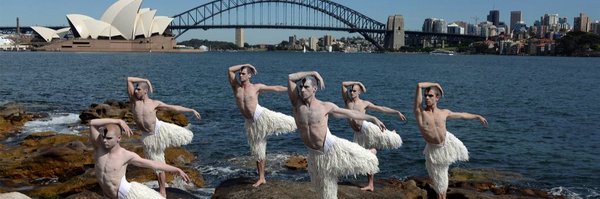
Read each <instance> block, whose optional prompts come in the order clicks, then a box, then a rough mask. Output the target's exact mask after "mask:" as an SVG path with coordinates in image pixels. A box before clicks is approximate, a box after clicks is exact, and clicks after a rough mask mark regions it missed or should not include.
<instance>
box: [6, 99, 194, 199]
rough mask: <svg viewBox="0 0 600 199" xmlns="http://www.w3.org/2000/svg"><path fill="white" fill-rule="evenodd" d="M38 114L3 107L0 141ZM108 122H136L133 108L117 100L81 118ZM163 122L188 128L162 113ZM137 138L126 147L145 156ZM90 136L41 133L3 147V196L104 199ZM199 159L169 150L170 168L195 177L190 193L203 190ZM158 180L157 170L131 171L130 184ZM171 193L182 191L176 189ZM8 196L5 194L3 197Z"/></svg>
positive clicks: (12, 106) (178, 116) (13, 106)
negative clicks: (96, 176) (119, 120)
mask: <svg viewBox="0 0 600 199" xmlns="http://www.w3.org/2000/svg"><path fill="white" fill-rule="evenodd" d="M36 115H37V114H31V113H25V111H24V108H23V106H22V105H19V104H14V103H11V104H6V105H4V106H2V107H0V141H3V140H6V139H7V138H8V137H11V136H15V135H16V134H18V133H20V130H21V128H22V127H23V125H24V124H25V122H27V121H31V120H32V119H34V118H36ZM46 117H47V114H46ZM104 117H111V118H119V119H124V120H126V121H131V113H129V111H128V107H127V106H126V105H125V104H124V103H122V102H116V101H112V100H111V101H107V102H105V103H102V104H95V105H92V106H91V107H90V109H88V110H86V111H84V112H83V113H82V114H81V115H80V118H81V119H82V120H81V121H82V123H84V124H85V123H87V122H89V120H91V119H94V118H104ZM42 118H43V117H42ZM159 118H160V119H161V120H165V121H170V122H173V123H176V124H179V125H182V126H185V125H187V124H188V121H187V118H186V117H185V116H184V115H182V114H176V113H169V112H161V113H160V114H159ZM134 134H135V135H134V136H132V137H124V138H123V140H122V142H121V146H122V147H123V148H126V149H127V150H130V151H134V152H136V153H137V154H139V155H141V156H142V157H143V149H142V144H141V142H140V139H139V138H140V135H141V132H139V131H134ZM88 136H89V130H84V131H81V132H80V133H78V134H59V133H57V132H51V131H50V132H37V133H33V134H31V135H28V136H27V137H25V138H24V139H23V140H22V141H20V142H19V144H17V145H14V146H6V145H2V144H0V151H1V153H0V176H2V177H1V178H0V193H6V192H20V193H23V194H25V195H27V196H29V197H32V198H101V195H102V192H101V190H100V187H99V186H98V184H97V183H96V178H95V170H94V163H93V158H92V151H93V148H92V146H91V144H90V143H89V141H88ZM195 158H196V157H195V156H194V155H193V154H192V153H191V152H189V151H187V150H185V149H184V148H169V149H167V150H166V151H165V159H166V161H167V163H168V164H171V165H174V166H177V167H179V168H182V169H183V170H184V171H185V172H186V173H187V174H188V175H189V176H190V178H191V179H192V181H191V183H190V185H187V186H192V187H190V188H193V187H202V186H204V180H203V178H202V175H201V173H200V172H199V171H198V170H196V169H194V168H192V167H191V163H192V162H193V161H194V160H195ZM155 178H156V177H155V174H154V171H152V170H150V169H145V168H144V169H143V168H138V167H135V166H132V165H131V166H129V167H128V170H127V179H128V180H129V181H136V182H148V181H153V180H155ZM167 181H169V182H172V181H173V175H171V174H167ZM170 184H172V183H170ZM183 188H185V187H183ZM170 190H171V192H178V191H177V190H176V189H170ZM175 195H177V194H175ZM179 195H181V194H179ZM184 195H186V194H184ZM187 195H189V194H187ZM4 197H5V196H1V195H0V198H4ZM6 197H8V196H6Z"/></svg>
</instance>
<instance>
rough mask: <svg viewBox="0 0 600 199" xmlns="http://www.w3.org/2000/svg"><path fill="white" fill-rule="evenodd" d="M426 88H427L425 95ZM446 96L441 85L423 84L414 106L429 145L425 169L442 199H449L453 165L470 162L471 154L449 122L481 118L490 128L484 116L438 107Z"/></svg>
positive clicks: (422, 133) (419, 87)
mask: <svg viewBox="0 0 600 199" xmlns="http://www.w3.org/2000/svg"><path fill="white" fill-rule="evenodd" d="M423 89H425V94H424V95H423V91H422V90H423ZM443 95H444V90H443V89H442V86H440V85H439V84H437V83H431V82H421V83H419V84H417V91H416V94H415V105H414V112H415V117H416V120H417V125H418V126H419V131H420V132H421V135H422V136H423V139H424V140H425V143H426V146H425V150H423V155H425V166H426V167H427V173H428V174H429V177H431V179H432V181H433V186H432V187H433V189H434V190H435V191H436V192H437V194H438V195H437V197H438V199H445V198H446V190H447V189H448V167H449V166H450V164H452V163H454V162H456V161H467V160H469V152H468V151H467V148H466V147H465V145H464V144H463V143H462V142H461V141H460V140H459V139H458V138H456V137H455V136H454V135H453V134H452V133H450V132H448V130H446V120H447V119H468V120H472V119H478V120H479V122H480V123H481V124H482V125H483V126H484V127H487V125H488V122H487V120H486V119H485V118H484V117H482V116H481V115H476V114H471V113H459V112H452V111H450V110H448V109H440V108H438V106H437V104H438V102H439V100H440V98H441V97H442V96H443ZM423 97H425V107H423V106H422V103H423Z"/></svg>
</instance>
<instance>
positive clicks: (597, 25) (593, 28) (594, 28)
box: [590, 21, 600, 35]
mask: <svg viewBox="0 0 600 199" xmlns="http://www.w3.org/2000/svg"><path fill="white" fill-rule="evenodd" d="M590 32H593V33H596V34H599V35H600V21H596V22H593V23H591V24H590Z"/></svg>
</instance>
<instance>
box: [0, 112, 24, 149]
mask: <svg viewBox="0 0 600 199" xmlns="http://www.w3.org/2000/svg"><path fill="white" fill-rule="evenodd" d="M30 120H31V115H28V114H26V113H25V109H24V108H23V106H22V105H20V104H17V103H8V104H5V105H3V106H0V141H1V140H5V139H6V138H8V137H9V136H11V135H12V134H14V133H17V132H18V130H19V129H20V128H21V127H22V126H23V125H24V124H25V122H27V121H30Z"/></svg>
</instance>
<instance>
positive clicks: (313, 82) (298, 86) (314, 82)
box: [296, 75, 320, 96]
mask: <svg viewBox="0 0 600 199" xmlns="http://www.w3.org/2000/svg"><path fill="white" fill-rule="evenodd" d="M308 80H310V85H311V86H313V87H315V88H316V89H317V90H319V87H318V85H319V84H320V82H319V81H317V78H315V77H313V76H312V75H310V76H306V77H304V78H302V79H300V80H298V81H296V92H297V93H296V95H298V96H301V95H300V92H301V91H302V87H303V86H304V84H306V82H307V81H308Z"/></svg>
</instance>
